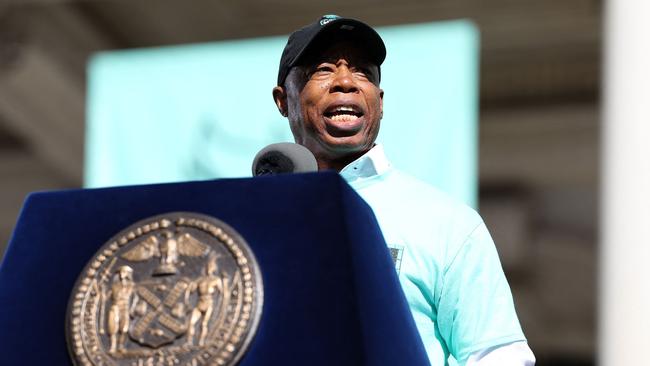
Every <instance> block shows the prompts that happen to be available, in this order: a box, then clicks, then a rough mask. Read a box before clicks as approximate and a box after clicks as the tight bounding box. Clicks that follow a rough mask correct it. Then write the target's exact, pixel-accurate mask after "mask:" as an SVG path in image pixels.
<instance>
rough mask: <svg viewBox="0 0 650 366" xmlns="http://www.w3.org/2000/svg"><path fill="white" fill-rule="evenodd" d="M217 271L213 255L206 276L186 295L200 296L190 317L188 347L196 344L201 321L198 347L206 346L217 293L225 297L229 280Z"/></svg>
mask: <svg viewBox="0 0 650 366" xmlns="http://www.w3.org/2000/svg"><path fill="white" fill-rule="evenodd" d="M217 269H218V266H217V256H216V255H211V256H210V258H209V259H208V263H207V264H206V266H205V276H203V277H199V278H198V279H197V280H196V281H195V282H193V283H192V284H191V285H190V287H189V288H188V291H187V293H186V297H189V294H190V293H191V292H194V291H197V292H198V296H199V300H198V303H197V304H196V307H195V308H194V309H192V314H191V315H190V322H189V327H188V331H187V344H188V345H193V344H194V336H195V334H196V324H197V323H198V322H199V320H200V321H201V333H200V335H199V342H198V345H199V346H203V345H205V339H206V337H207V335H208V325H209V323H210V317H211V316H212V313H213V311H214V310H215V309H214V305H215V295H217V292H219V293H221V294H222V295H223V294H224V293H225V291H226V288H227V286H228V280H227V279H225V278H222V277H221V276H219V275H217V274H216V272H217Z"/></svg>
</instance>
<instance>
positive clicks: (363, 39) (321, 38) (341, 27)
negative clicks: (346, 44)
mask: <svg viewBox="0 0 650 366" xmlns="http://www.w3.org/2000/svg"><path fill="white" fill-rule="evenodd" d="M341 40H349V41H351V42H354V43H357V44H358V45H359V46H360V47H361V48H362V49H364V50H365V51H366V52H367V55H368V59H369V61H371V62H373V63H374V64H376V65H377V66H380V65H381V64H382V63H383V62H384V59H386V46H385V45H384V41H383V40H382V39H381V37H380V36H379V34H378V33H377V31H375V30H374V29H373V28H372V27H370V26H369V25H367V24H365V23H363V22H361V21H358V20H356V19H350V18H337V19H334V20H331V21H329V22H328V23H327V24H325V25H323V26H322V27H321V28H320V29H319V30H318V32H316V33H314V35H312V37H311V39H310V40H309V41H308V42H306V43H305V46H304V47H303V48H302V49H301V50H300V52H298V54H297V55H296V56H295V57H294V59H293V60H291V62H290V63H289V66H291V67H293V66H296V65H299V64H300V63H301V62H302V61H304V60H305V59H307V57H308V56H311V55H314V53H315V52H316V51H317V49H321V50H324V49H325V48H326V47H327V46H329V45H331V44H333V43H335V42H339V41H341Z"/></svg>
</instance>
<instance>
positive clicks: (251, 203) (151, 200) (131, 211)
mask: <svg viewBox="0 0 650 366" xmlns="http://www.w3.org/2000/svg"><path fill="white" fill-rule="evenodd" d="M171 211H193V212H198V213H203V214H207V215H210V216H214V217H216V218H218V219H220V220H222V221H224V222H226V223H227V224H229V225H230V226H232V227H233V228H235V230H237V231H239V233H240V234H241V235H242V236H243V237H244V238H245V239H246V240H247V242H248V243H249V245H250V247H251V248H252V250H253V252H254V253H255V256H256V257H257V260H258V262H259V264H260V267H261V269H262V277H263V282H264V308H263V315H262V319H261V322H260V325H259V329H258V332H257V335H256V336H255V338H254V339H253V341H252V343H251V346H250V348H249V350H248V352H247V354H246V355H245V356H244V358H243V359H242V361H241V362H240V365H241V366H252V365H323V366H324V365H327V366H332V365H377V366H378V365H428V364H429V363H428V360H427V357H426V353H425V351H424V347H423V346H422V342H421V340H420V338H419V336H418V334H417V330H416V328H415V325H414V322H413V319H412V318H411V315H410V312H409V309H408V305H407V303H406V300H405V298H404V295H403V293H402V291H401V288H400V285H399V282H398V279H397V276H396V273H395V271H394V269H393V264H392V261H391V259H390V256H389V254H388V251H387V249H386V246H385V244H384V241H383V238H382V236H381V232H380V230H379V227H378V226H377V223H376V221H375V219H374V215H373V213H372V210H371V209H370V208H369V207H368V206H367V205H366V204H365V202H363V200H362V199H361V198H360V197H359V196H358V195H357V194H356V193H355V192H354V191H353V190H352V189H351V188H350V187H349V186H348V185H347V184H346V183H345V182H344V181H343V180H342V179H341V178H340V177H339V175H338V174H336V173H312V174H299V175H284V176H275V177H262V178H252V179H228V180H216V181H205V182H191V183H178V184H160V185H148V186H130V187H118V188H105V189H90V190H70V191H57V192H44V193H34V194H32V195H30V196H29V197H28V198H27V200H26V203H25V206H24V208H23V211H22V213H21V215H20V218H19V220H18V224H17V225H16V228H15V231H14V234H13V237H12V239H11V241H10V244H9V247H8V250H7V253H6V255H5V258H4V260H3V263H2V265H1V266H0V349H2V352H1V355H0V364H1V365H68V364H70V360H69V357H68V353H67V347H66V343H65V319H66V307H67V304H68V297H69V294H70V291H71V290H72V286H73V285H74V283H75V281H76V279H77V276H78V275H79V273H80V272H81V270H82V268H83V267H84V266H85V265H86V262H87V261H88V260H89V259H90V258H91V257H92V256H93V254H94V253H95V251H96V250H97V249H98V248H99V247H100V246H101V245H102V244H104V243H105V242H106V241H107V240H108V239H109V238H110V237H112V236H113V235H114V234H116V233H117V232H119V231H120V230H122V229H124V228H125V227H127V226H129V225H131V224H133V223H135V222H136V221H138V220H141V219H143V218H146V217H149V216H153V215H157V214H161V213H165V212H171Z"/></svg>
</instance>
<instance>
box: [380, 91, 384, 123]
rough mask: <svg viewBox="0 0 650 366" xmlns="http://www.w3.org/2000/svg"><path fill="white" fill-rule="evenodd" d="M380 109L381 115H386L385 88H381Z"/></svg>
mask: <svg viewBox="0 0 650 366" xmlns="http://www.w3.org/2000/svg"><path fill="white" fill-rule="evenodd" d="M379 111H380V112H381V113H380V116H381V117H382V118H383V117H384V89H379Z"/></svg>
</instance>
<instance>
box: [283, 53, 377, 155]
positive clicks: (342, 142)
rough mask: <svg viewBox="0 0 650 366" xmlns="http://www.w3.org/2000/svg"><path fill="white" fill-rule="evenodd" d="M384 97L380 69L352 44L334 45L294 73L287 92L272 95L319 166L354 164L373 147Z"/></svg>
mask: <svg viewBox="0 0 650 366" xmlns="http://www.w3.org/2000/svg"><path fill="white" fill-rule="evenodd" d="M278 91H280V92H278ZM383 94H384V93H383V91H382V90H381V89H379V70H378V67H377V66H376V65H373V64H371V63H370V62H369V61H368V60H367V58H366V57H365V56H364V55H363V53H362V51H361V50H359V49H358V47H355V46H354V45H353V44H351V43H336V44H334V45H332V46H331V47H329V48H328V49H326V50H324V52H322V53H320V54H319V55H318V56H316V57H315V58H313V59H312V60H311V61H309V62H307V64H306V65H305V66H300V67H294V68H293V69H292V70H291V72H290V73H289V76H288V77H287V80H286V82H285V88H284V89H283V88H280V87H276V89H274V97H275V99H276V103H277V104H278V107H279V108H280V111H281V112H282V113H283V114H284V115H286V116H287V117H288V119H289V123H290V126H291V131H292V132H293V135H294V138H295V140H296V143H299V144H301V145H303V146H305V147H307V148H308V149H309V150H311V151H312V153H314V155H315V156H316V159H317V160H319V161H321V160H323V159H325V160H337V159H345V158H346V157H353V158H356V157H357V156H359V155H361V154H363V153H364V152H366V151H367V150H369V149H370V148H371V147H372V145H373V143H374V141H375V138H376V137H377V134H378V133H379V121H380V120H381V117H382V113H383ZM283 98H284V99H283Z"/></svg>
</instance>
